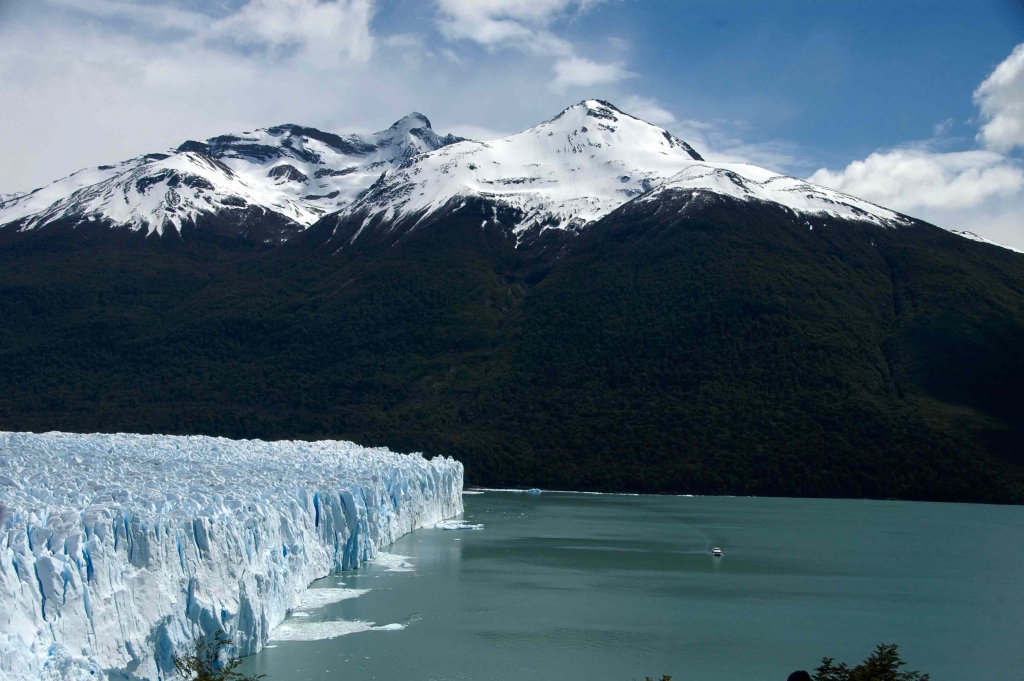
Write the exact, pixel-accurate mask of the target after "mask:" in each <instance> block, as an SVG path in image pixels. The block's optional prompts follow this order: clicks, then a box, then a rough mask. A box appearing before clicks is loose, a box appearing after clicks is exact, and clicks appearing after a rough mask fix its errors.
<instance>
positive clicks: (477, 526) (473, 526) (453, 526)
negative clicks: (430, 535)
mask: <svg viewBox="0 0 1024 681" xmlns="http://www.w3.org/2000/svg"><path fill="white" fill-rule="evenodd" d="M434 528H435V529H438V530H482V529H484V526H483V524H482V523H467V522H466V521H465V520H442V521H441V522H439V523H437V524H436V525H434Z"/></svg>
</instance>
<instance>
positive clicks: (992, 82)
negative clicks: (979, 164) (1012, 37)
mask: <svg viewBox="0 0 1024 681" xmlns="http://www.w3.org/2000/svg"><path fill="white" fill-rule="evenodd" d="M974 102H975V104H977V105H978V108H979V109H981V116H982V119H983V120H984V121H985V122H984V124H983V125H982V126H981V131H980V132H979V133H978V140H979V141H980V142H981V143H982V144H984V145H985V146H986V147H988V148H990V149H995V150H997V151H1002V152H1009V151H1010V150H1012V149H1013V148H1014V147H1024V43H1021V44H1020V45H1018V46H1017V47H1016V49H1014V51H1013V53H1012V54H1010V56H1009V57H1007V58H1006V59H1005V60H1003V62H1002V63H1001V64H999V66H997V67H996V69H995V71H993V72H992V74H991V75H990V76H989V77H988V78H986V79H985V81H984V82H983V83H982V84H981V85H979V86H978V89H977V90H975V92H974Z"/></svg>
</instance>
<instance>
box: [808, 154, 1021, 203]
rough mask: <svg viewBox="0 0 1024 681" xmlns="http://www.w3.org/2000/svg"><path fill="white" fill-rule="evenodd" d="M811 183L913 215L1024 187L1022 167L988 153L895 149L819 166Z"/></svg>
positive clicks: (997, 155) (977, 200)
mask: <svg viewBox="0 0 1024 681" xmlns="http://www.w3.org/2000/svg"><path fill="white" fill-rule="evenodd" d="M810 181H811V182H815V183H817V184H823V185H825V186H828V187H833V188H835V189H838V190H840V191H843V192H846V193H848V194H854V195H856V196H860V197H863V198H865V199H868V200H869V201H874V202H875V203H879V204H882V205H884V206H887V207H889V208H895V209H896V210H899V211H902V212H905V213H911V214H912V213H914V212H916V211H920V210H921V209H923V208H945V209H957V210H958V209H964V208H970V207H972V206H977V205H980V204H982V203H984V202H986V201H990V200H992V199H998V198H1005V197H1008V196H1012V195H1014V194H1017V193H1018V192H1020V191H1022V190H1024V168H1021V166H1020V165H1019V164H1017V163H1015V162H1014V161H1013V160H1011V159H1008V158H1006V157H1005V156H1002V155H1001V154H998V153H995V152H992V151H983V150H977V151H961V152H947V153H936V152H932V151H929V150H927V149H894V150H891V151H885V152H876V153H873V154H871V155H870V156H868V157H867V158H866V159H864V160H863V161H854V162H853V163H851V164H849V165H848V166H846V168H844V169H843V170H840V171H836V172H833V171H831V170H828V169H825V168H822V169H820V170H818V171H817V172H815V173H814V174H813V175H811V177H810Z"/></svg>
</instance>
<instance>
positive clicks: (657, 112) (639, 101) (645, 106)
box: [618, 95, 676, 125]
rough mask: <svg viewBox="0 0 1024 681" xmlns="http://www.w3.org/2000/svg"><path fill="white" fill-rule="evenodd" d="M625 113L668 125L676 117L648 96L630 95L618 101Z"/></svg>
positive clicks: (649, 121)
mask: <svg viewBox="0 0 1024 681" xmlns="http://www.w3.org/2000/svg"><path fill="white" fill-rule="evenodd" d="M618 103H619V104H621V106H620V108H621V109H622V110H623V111H625V112H626V113H628V114H630V115H633V116H636V117H637V118H640V119H643V120H645V121H647V122H648V123H654V124H655V125H669V124H670V123H675V122H676V117H675V115H673V113H672V112H671V111H669V110H668V109H666V108H665V107H664V106H663V105H662V104H661V102H659V101H658V100H656V99H652V98H650V97H640V96H637V95H631V96H629V97H625V98H624V99H622V100H620V102H618Z"/></svg>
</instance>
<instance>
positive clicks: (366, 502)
mask: <svg viewBox="0 0 1024 681" xmlns="http://www.w3.org/2000/svg"><path fill="white" fill-rule="evenodd" d="M462 481H463V470H462V465H461V464H460V463H458V462H457V461H455V460H453V459H450V458H444V457H435V458H434V459H432V460H429V461H428V460H426V459H424V458H423V457H422V456H420V455H418V454H411V455H401V454H395V453H393V452H390V451H388V450H387V449H367V448H363V447H359V446H357V445H354V444H352V443H348V442H335V441H324V442H263V441H259V440H248V441H246V440H243V441H235V440H227V439H223V438H208V437H171V436H144V435H120V434H119V435H73V434H65V433H46V434H39V435H36V434H24V433H5V432H0V507H2V510H0V680H2V681H8V680H11V681H13V680H15V679H18V680H20V679H86V678H88V679H165V678H169V677H171V676H173V671H172V670H173V667H172V663H171V658H172V656H173V655H175V654H180V653H182V652H184V651H186V650H188V648H189V646H190V645H191V642H192V641H193V640H194V638H195V637H196V636H198V635H200V634H202V635H206V636H208V637H209V636H212V635H213V634H214V633H215V632H216V631H217V630H218V629H220V630H223V631H224V632H225V633H226V634H227V635H228V636H230V637H231V638H232V640H233V642H234V649H233V651H232V652H233V653H235V654H239V655H249V654H252V653H255V652H257V651H258V650H260V649H261V648H262V647H263V646H264V645H266V643H267V642H268V640H269V639H270V633H271V631H272V630H273V629H274V627H275V626H277V625H278V624H280V623H281V622H282V621H283V620H284V618H285V615H286V614H287V613H288V612H289V611H290V610H292V609H296V608H298V607H309V606H310V605H312V604H313V601H317V600H318V597H319V596H320V594H316V593H315V592H307V589H306V587H307V585H309V584H310V583H311V582H312V581H313V580H315V579H318V578H320V577H323V576H326V575H328V574H330V573H331V572H334V571H337V570H345V569H352V568H356V567H358V566H359V565H361V564H362V563H363V562H364V561H366V560H369V559H372V558H374V557H376V556H377V555H379V554H380V553H381V552H380V548H381V547H383V546H386V545H388V544H390V543H392V542H393V541H395V540H396V539H397V538H398V537H400V536H402V535H404V534H406V533H408V532H410V531H412V530H414V529H416V528H418V527H424V526H433V525H435V524H437V523H439V522H441V521H443V520H445V519H447V518H451V517H453V516H455V515H458V514H459V513H461V512H462V496H461V492H462ZM338 591H341V592H342V593H338ZM355 591H356V590H332V592H333V593H331V594H330V595H329V596H330V598H341V597H354V596H357V595H359V594H358V593H356V592H355ZM324 597H327V594H324Z"/></svg>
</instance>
